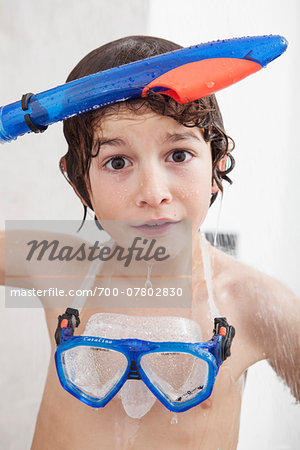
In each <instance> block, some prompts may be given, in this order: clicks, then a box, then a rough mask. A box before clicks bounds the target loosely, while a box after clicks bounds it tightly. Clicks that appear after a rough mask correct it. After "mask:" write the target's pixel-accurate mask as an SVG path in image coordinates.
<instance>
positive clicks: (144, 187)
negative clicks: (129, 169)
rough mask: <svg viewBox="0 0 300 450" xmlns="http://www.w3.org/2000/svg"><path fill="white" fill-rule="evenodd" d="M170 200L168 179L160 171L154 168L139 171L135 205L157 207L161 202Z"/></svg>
mask: <svg viewBox="0 0 300 450" xmlns="http://www.w3.org/2000/svg"><path fill="white" fill-rule="evenodd" d="M171 200H172V194H171V192H170V188H169V186H168V181H167V179H166V176H164V175H163V173H161V171H158V170H155V169H154V170H150V169H149V170H144V171H141V173H140V174H139V178H138V186H137V190H136V198H135V203H136V205H137V206H139V207H141V206H146V205H149V206H152V207H157V206H159V205H160V204H162V203H170V202H171Z"/></svg>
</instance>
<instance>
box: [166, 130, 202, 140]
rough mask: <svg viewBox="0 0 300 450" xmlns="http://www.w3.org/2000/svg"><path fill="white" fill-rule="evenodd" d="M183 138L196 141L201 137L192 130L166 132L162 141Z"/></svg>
mask: <svg viewBox="0 0 300 450" xmlns="http://www.w3.org/2000/svg"><path fill="white" fill-rule="evenodd" d="M185 139H195V140H196V141H198V142H201V139H200V138H199V137H198V136H196V135H195V134H194V133H193V132H192V131H186V132H184V133H167V134H166V138H165V139H164V142H178V141H183V140H185Z"/></svg>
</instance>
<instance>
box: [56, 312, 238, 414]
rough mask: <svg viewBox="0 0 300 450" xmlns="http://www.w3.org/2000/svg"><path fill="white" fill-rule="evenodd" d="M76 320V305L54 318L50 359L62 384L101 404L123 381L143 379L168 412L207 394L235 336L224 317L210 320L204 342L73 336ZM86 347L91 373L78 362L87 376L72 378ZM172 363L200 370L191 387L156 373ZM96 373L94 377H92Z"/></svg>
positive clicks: (188, 405)
mask: <svg viewBox="0 0 300 450" xmlns="http://www.w3.org/2000/svg"><path fill="white" fill-rule="evenodd" d="M79 323H80V319H79V311H78V310H77V309H73V308H67V309H66V311H65V313H64V314H63V315H60V316H59V317H58V326H57V329H56V332H55V340H56V344H57V349H56V352H55V363H56V369H57V374H58V377H59V380H60V383H61V385H62V387H63V388H64V389H65V390H66V391H68V392H69V393H70V394H72V395H73V396H74V397H76V398H78V399H79V400H81V401H82V402H83V403H86V404H87V405H89V406H91V407H93V408H102V407H104V406H105V405H106V404H107V403H108V402H109V401H110V400H112V398H113V397H114V396H115V395H116V394H117V393H118V391H119V390H120V389H121V387H122V386H123V385H124V384H125V383H126V381H127V380H142V381H143V382H144V383H145V385H146V386H147V387H148V389H149V390H150V391H151V392H152V393H153V394H154V396H155V397H156V398H157V399H158V400H159V401H160V402H161V403H162V404H163V405H164V406H165V407H166V408H168V409H169V410H170V411H173V412H184V411H187V410H188V409H190V408H192V407H194V406H196V405H198V404H199V403H202V402H203V401H205V400H206V399H207V398H208V397H209V396H210V395H211V392H212V389H213V386H214V383H215V378H216V376H217V374H218V371H219V367H220V366H221V364H222V363H223V362H224V361H225V360H226V358H228V357H229V356H230V347H231V342H232V339H233V337H234V335H235V329H234V327H233V326H230V325H228V323H227V320H226V318H225V317H218V318H215V319H214V330H213V333H214V334H213V337H212V338H211V339H210V340H209V341H207V342H200V343H194V344H191V343H185V342H151V341H145V340H140V339H107V338H101V337H95V336H73V334H74V330H75V328H76V327H78V325H79ZM87 351H88V352H89V361H92V367H93V369H92V375H91V373H90V372H91V371H89V370H90V369H87V368H86V367H83V368H82V370H83V371H85V370H86V373H88V377H92V378H90V379H89V380H88V378H84V377H83V378H84V382H83V381H82V380H81V381H80V377H79V379H76V370H74V367H75V366H76V364H77V366H78V365H80V358H81V356H82V355H83V354H84V353H86V352H87ZM85 356H86V355H85ZM107 357H109V359H107ZM95 358H96V359H95ZM84 361H86V359H85V360H84ZM176 362H178V364H179V365H182V369H184V365H186V364H187V365H189V367H191V366H193V368H195V370H198V369H199V380H197V382H196V383H194V385H192V386H191V384H187V383H182V382H180V383H179V385H180V386H174V385H173V386H172V385H171V384H172V383H173V381H174V380H166V379H164V378H166V377H165V376H164V377H161V375H160V373H159V371H160V366H161V365H165V367H166V363H167V364H170V363H172V364H173V366H174V367H175V370H176ZM174 364H175V365H174ZM178 370H181V369H180V367H179V369H178ZM183 371H184V370H183ZM167 372H168V371H167ZM95 377H96V378H98V377H99V378H98V379H96V380H95ZM105 377H106V378H105ZM104 378H105V380H104ZM170 378H172V377H170ZM87 380H88V382H87ZM170 383H171V384H170Z"/></svg>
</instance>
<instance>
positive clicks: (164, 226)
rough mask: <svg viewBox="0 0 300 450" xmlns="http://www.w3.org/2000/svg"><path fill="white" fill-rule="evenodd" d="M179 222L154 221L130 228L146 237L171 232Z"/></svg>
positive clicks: (169, 220)
mask: <svg viewBox="0 0 300 450" xmlns="http://www.w3.org/2000/svg"><path fill="white" fill-rule="evenodd" d="M179 222H181V220H176V221H175V220H172V219H156V220H149V221H147V222H144V223H142V224H141V225H137V226H132V228H135V229H136V230H138V231H140V232H142V233H144V234H146V235H158V234H163V233H166V232H167V231H169V230H171V229H172V228H173V227H174V226H176V224H177V223H179Z"/></svg>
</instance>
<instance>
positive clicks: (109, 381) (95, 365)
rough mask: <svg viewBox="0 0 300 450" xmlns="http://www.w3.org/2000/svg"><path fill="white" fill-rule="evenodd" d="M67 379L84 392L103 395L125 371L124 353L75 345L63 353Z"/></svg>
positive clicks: (100, 396) (99, 396) (98, 397)
mask: <svg viewBox="0 0 300 450" xmlns="http://www.w3.org/2000/svg"><path fill="white" fill-rule="evenodd" d="M62 363H63V369H64V374H65V377H66V379H67V380H68V381H69V382H71V383H72V384H73V385H74V386H75V387H76V388H78V389H80V391H81V392H82V393H84V394H87V395H89V396H91V397H94V398H96V399H99V400H100V399H103V398H105V397H106V396H107V395H108V394H109V393H110V391H111V390H112V389H113V388H114V387H115V385H116V384H117V383H118V382H119V381H120V379H121V378H122V376H123V375H124V373H125V371H126V368H127V365H128V362H127V359H126V357H125V356H124V355H123V353H120V352H117V351H115V350H110V349H107V348H101V347H100V348H99V347H86V346H78V347H74V348H71V349H69V350H66V351H65V352H63V353H62Z"/></svg>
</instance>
